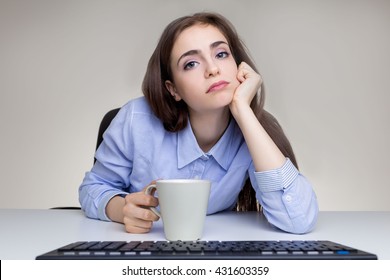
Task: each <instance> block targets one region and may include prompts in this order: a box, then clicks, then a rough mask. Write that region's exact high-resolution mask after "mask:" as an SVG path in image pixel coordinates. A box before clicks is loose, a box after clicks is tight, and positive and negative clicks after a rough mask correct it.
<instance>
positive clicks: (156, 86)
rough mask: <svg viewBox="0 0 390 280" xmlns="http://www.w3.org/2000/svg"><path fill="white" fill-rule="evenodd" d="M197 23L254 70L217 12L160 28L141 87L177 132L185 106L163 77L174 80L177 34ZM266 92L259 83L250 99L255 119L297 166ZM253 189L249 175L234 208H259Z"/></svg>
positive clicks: (184, 118)
mask: <svg viewBox="0 0 390 280" xmlns="http://www.w3.org/2000/svg"><path fill="white" fill-rule="evenodd" d="M196 24H202V25H212V26H214V27H216V28H218V29H219V30H220V32H221V33H222V34H223V35H224V36H225V38H226V39H227V41H228V44H229V46H230V50H231V52H232V56H233V57H234V59H235V61H236V64H237V65H239V64H240V63H241V62H243V61H245V62H246V63H248V64H249V65H250V66H251V67H252V68H253V69H254V70H255V71H257V69H256V65H255V64H254V62H253V61H252V59H251V58H250V56H249V54H248V53H249V52H248V51H247V48H246V47H245V45H244V43H243V42H242V41H241V40H240V38H239V36H238V34H237V32H236V30H235V28H234V26H233V25H232V24H231V23H230V22H229V21H228V20H227V19H226V18H224V17H223V16H221V15H219V14H216V13H196V14H193V15H190V16H184V17H181V18H178V19H176V20H174V21H173V22H171V23H170V24H169V25H168V26H167V27H166V28H165V30H164V31H163V33H162V35H161V37H160V40H159V42H158V44H157V47H156V49H155V50H154V52H153V54H152V56H151V58H150V60H149V63H148V67H147V70H146V74H145V77H144V80H143V83H142V91H143V93H144V95H145V98H146V99H147V101H148V102H149V104H150V106H151V108H152V110H153V112H154V113H155V114H156V116H157V117H158V118H160V119H161V121H162V122H163V125H164V127H165V129H166V130H168V131H170V132H177V131H180V130H182V129H184V128H185V127H186V126H187V124H188V108H187V104H186V103H185V102H184V101H182V100H181V101H179V102H177V101H176V100H174V98H173V97H172V96H171V94H170V93H169V91H168V90H167V88H166V87H165V81H166V80H170V81H173V76H172V71H171V68H170V59H171V51H172V49H173V45H174V43H175V41H176V38H177V37H178V36H179V34H180V33H181V32H182V31H183V30H185V29H187V28H189V27H191V26H193V25H196ZM264 102H265V94H264V86H263V85H261V88H260V90H259V91H258V93H257V95H256V96H255V97H254V98H253V100H252V102H251V108H252V110H253V112H254V114H255V115H256V117H257V119H258V120H259V122H260V123H261V125H262V126H263V127H264V129H265V130H266V131H267V133H268V134H269V135H270V137H271V138H272V139H273V141H274V142H275V144H276V145H277V146H278V148H279V149H280V150H281V152H282V153H283V154H284V155H285V156H286V157H288V158H290V160H291V161H292V162H293V164H294V165H295V166H296V167H297V168H298V165H297V162H296V159H295V155H294V152H293V150H292V147H291V145H290V142H289V141H288V139H287V137H286V136H285V134H284V132H283V130H282V128H281V126H280V125H279V123H278V121H277V120H276V119H275V118H274V117H273V116H272V115H271V114H270V113H268V112H267V111H265V110H264ZM259 209H260V207H259V205H258V202H257V201H256V196H255V191H254V190H253V188H252V186H251V183H250V180H249V179H248V180H247V181H246V183H245V185H244V188H243V189H242V190H241V192H240V195H239V197H238V202H237V206H236V210H237V211H251V210H259Z"/></svg>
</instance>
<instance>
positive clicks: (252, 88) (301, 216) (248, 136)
mask: <svg viewBox="0 0 390 280" xmlns="http://www.w3.org/2000/svg"><path fill="white" fill-rule="evenodd" d="M237 78H238V80H239V81H240V82H241V84H240V85H239V86H238V87H237V89H236V92H235V95H234V97H233V100H232V103H231V105H230V110H231V112H232V115H233V117H234V118H235V120H236V122H237V124H238V125H239V127H240V129H241V131H242V133H243V136H244V138H245V142H246V144H247V146H248V149H249V152H250V154H251V157H252V160H253V166H252V167H251V168H250V176H251V181H252V185H253V186H254V188H255V189H256V197H257V200H258V201H259V202H260V204H261V205H262V207H263V212H264V215H265V216H266V217H267V220H268V221H269V222H270V223H271V224H273V225H275V226H276V227H278V228H280V229H282V230H284V231H286V232H291V233H305V232H308V231H310V230H312V229H313V227H314V225H315V222H316V220H317V214H318V204H317V200H316V196H315V193H314V191H313V189H312V187H311V184H310V183H309V182H308V181H307V180H306V178H305V177H304V176H302V175H301V174H300V173H299V171H298V170H297V169H296V168H295V166H294V165H293V164H292V162H291V161H290V160H289V159H287V160H286V157H285V156H284V155H283V153H282V152H281V151H280V150H279V148H278V147H277V145H276V144H275V143H274V141H273V140H272V139H271V137H270V136H269V135H268V133H267V132H266V131H265V129H264V128H263V126H262V125H261V124H260V122H259V121H258V119H257V118H256V116H255V115H254V113H253V111H252V109H251V108H250V103H251V101H252V99H253V98H254V96H255V94H256V92H257V90H258V89H259V88H260V86H261V77H260V75H259V74H257V73H256V72H255V71H253V69H251V67H250V66H249V65H247V64H246V63H242V64H241V65H240V66H239V68H238V73H237Z"/></svg>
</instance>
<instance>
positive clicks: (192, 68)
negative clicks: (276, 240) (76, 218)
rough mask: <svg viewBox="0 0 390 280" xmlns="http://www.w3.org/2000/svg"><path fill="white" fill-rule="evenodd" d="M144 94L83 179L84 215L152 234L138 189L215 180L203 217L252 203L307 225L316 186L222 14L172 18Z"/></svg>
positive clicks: (298, 227) (313, 213)
mask: <svg viewBox="0 0 390 280" xmlns="http://www.w3.org/2000/svg"><path fill="white" fill-rule="evenodd" d="M143 93H144V97H142V98H137V99H134V100H131V101H130V102H128V103H127V104H126V105H125V106H123V107H122V108H121V110H120V112H119V113H118V115H117V117H116V118H115V119H114V120H113V122H112V123H111V125H110V127H109V128H108V129H107V131H106V133H105V135H104V140H103V142H102V144H101V145H100V147H99V149H98V150H97V152H96V155H95V158H96V159H97V161H96V163H95V165H94V166H93V168H92V170H91V171H90V172H87V173H86V176H85V178H84V180H83V183H82V185H81V186H80V189H79V194H80V203H81V206H82V208H83V210H84V211H85V213H86V215H87V216H88V217H91V218H97V219H102V220H109V221H110V220H111V221H116V222H120V223H123V224H124V225H125V229H126V231H128V232H131V233H145V232H148V231H150V229H151V227H152V225H153V222H154V221H157V220H158V217H157V216H156V215H155V214H154V213H153V212H152V211H150V210H149V209H148V207H150V206H157V205H158V199H157V198H155V197H153V196H150V195H146V194H144V192H143V189H144V188H145V186H147V185H149V184H150V183H151V182H153V181H154V180H157V179H160V178H164V179H169V178H202V179H208V180H211V181H212V189H211V194H210V201H209V208H208V214H213V213H216V212H219V211H224V210H232V209H233V208H235V207H237V209H238V210H253V209H254V205H256V204H257V203H256V200H257V201H258V202H259V203H260V205H261V209H262V211H263V213H264V214H265V216H266V218H267V220H268V221H269V222H270V223H271V224H273V225H274V226H276V227H277V228H279V229H281V230H284V231H286V232H291V233H306V232H308V231H310V230H312V229H313V227H314V225H315V223H316V220H317V214H318V205H317V201H316V196H315V193H314V191H313V189H312V186H311V185H310V183H309V182H308V181H307V180H306V178H305V177H304V176H303V175H302V174H300V173H299V171H298V169H297V164H296V160H295V156H294V153H293V151H292V148H291V146H290V144H289V142H288V140H287V138H286V136H285V135H284V133H283V131H282V129H281V127H280V126H279V124H278V122H277V121H276V120H275V119H274V118H273V117H272V116H271V115H270V114H269V113H268V112H266V111H265V110H264V109H263V106H264V94H263V90H262V79H261V76H260V75H259V74H258V73H257V71H256V68H255V65H254V63H253V62H252V61H251V59H250V57H249V55H248V54H247V53H246V49H245V47H244V45H243V43H242V42H241V41H240V39H239V37H238V35H237V34H236V31H235V29H234V27H233V26H232V25H231V24H230V23H229V22H228V21H227V20H226V19H225V18H223V17H222V16H220V15H218V14H213V13H198V14H195V15H192V16H186V17H182V18H179V19H177V20H175V21H173V22H172V23H171V24H169V25H168V26H167V27H166V29H165V30H164V32H163V34H162V36H161V38H160V41H159V43H158V45H157V47H156V49H155V51H154V53H153V54H152V56H151V58H150V61H149V64H148V68H147V71H146V75H145V77H144V81H143ZM250 185H251V188H248V186H250ZM244 186H245V187H244ZM242 189H244V191H243V192H241V195H240V196H239V194H240V191H241V190H242ZM251 190H252V193H253V194H254V193H255V197H254V195H251ZM254 202H255V203H254Z"/></svg>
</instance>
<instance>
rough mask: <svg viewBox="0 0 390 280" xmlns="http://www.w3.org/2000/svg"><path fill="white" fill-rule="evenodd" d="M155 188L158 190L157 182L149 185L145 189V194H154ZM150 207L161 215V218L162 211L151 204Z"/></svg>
mask: <svg viewBox="0 0 390 280" xmlns="http://www.w3.org/2000/svg"><path fill="white" fill-rule="evenodd" d="M153 190H157V185H156V184H152V185H149V186H147V188H146V189H145V194H148V195H152V192H153ZM148 208H149V209H150V210H152V212H153V213H154V214H156V215H157V216H159V217H160V218H161V213H160V212H159V211H158V210H157V209H156V207H153V206H150V207H148Z"/></svg>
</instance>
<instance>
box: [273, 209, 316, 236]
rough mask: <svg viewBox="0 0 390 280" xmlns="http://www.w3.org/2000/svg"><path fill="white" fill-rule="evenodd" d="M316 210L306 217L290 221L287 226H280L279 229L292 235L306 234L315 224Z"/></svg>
mask: <svg viewBox="0 0 390 280" xmlns="http://www.w3.org/2000/svg"><path fill="white" fill-rule="evenodd" d="M317 217H318V210H317V211H314V212H313V213H311V214H308V215H302V216H298V217H296V218H293V219H291V220H290V223H289V224H287V225H281V226H280V227H279V228H280V229H281V230H283V231H285V232H288V233H292V234H306V233H309V232H311V231H312V230H313V229H314V228H315V226H316V224H317Z"/></svg>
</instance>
